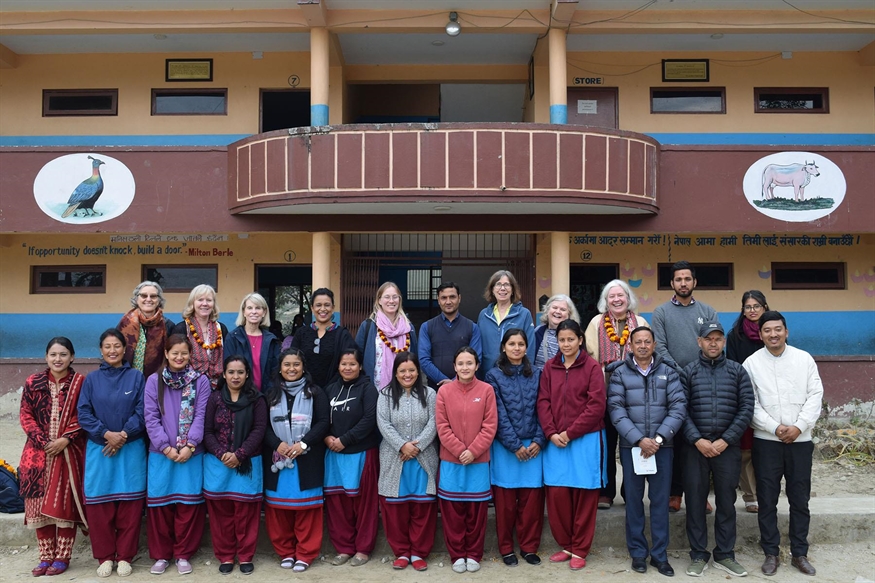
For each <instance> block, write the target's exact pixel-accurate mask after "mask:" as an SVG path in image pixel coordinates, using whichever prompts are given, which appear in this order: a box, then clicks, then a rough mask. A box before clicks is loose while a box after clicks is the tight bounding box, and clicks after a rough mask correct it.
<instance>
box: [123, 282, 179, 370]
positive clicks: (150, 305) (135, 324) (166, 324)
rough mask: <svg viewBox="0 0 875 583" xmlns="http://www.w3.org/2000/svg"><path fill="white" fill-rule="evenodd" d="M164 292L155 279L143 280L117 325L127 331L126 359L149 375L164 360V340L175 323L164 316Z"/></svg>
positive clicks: (125, 334)
mask: <svg viewBox="0 0 875 583" xmlns="http://www.w3.org/2000/svg"><path fill="white" fill-rule="evenodd" d="M164 302H165V300H164V291H163V290H162V289H161V286H160V285H158V284H157V283H155V282H154V281H143V282H141V283H140V284H138V285H137V287H135V288H134V293H133V294H132V295H131V306H133V308H132V309H131V310H130V311H129V312H128V313H127V314H125V315H124V316H122V319H121V320H120V321H119V323H118V326H116V328H117V329H118V330H119V332H121V333H122V334H124V336H125V341H126V342H127V346H126V347H125V360H127V361H128V362H130V363H131V366H132V367H134V368H135V369H137V370H138V371H140V372H141V373H143V376H145V377H149V376H150V375H152V373H154V372H155V371H157V370H158V369H159V368H160V367H161V363H162V362H163V360H164V341H165V339H166V338H167V337H168V336H170V331H171V330H173V326H174V324H173V322H172V321H171V320H169V319H167V318H165V317H164V312H163V310H162V308H164Z"/></svg>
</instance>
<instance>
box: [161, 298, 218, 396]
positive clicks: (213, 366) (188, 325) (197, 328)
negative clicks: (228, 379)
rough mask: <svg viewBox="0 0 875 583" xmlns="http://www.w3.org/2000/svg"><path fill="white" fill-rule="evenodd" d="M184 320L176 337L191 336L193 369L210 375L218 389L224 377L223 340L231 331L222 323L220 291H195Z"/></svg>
mask: <svg viewBox="0 0 875 583" xmlns="http://www.w3.org/2000/svg"><path fill="white" fill-rule="evenodd" d="M182 319H183V321H182V322H180V323H179V324H177V325H176V326H174V328H173V334H183V335H186V336H188V339H189V340H190V341H191V345H192V353H191V366H192V367H193V368H194V369H195V370H196V371H198V372H200V373H202V374H205V375H207V377H208V378H209V379H210V385H212V387H213V389H215V388H216V387H217V386H218V383H219V377H221V376H222V359H223V355H224V349H223V344H224V342H223V339H224V338H226V337H227V336H228V329H227V328H226V327H225V325H224V324H222V323H221V322H218V319H219V304H218V303H217V302H216V290H214V289H213V288H212V286H209V285H206V284H201V285H199V286H196V287H195V288H194V289H193V290H191V293H190V294H189V295H188V301H187V302H186V303H185V309H184V310H183V311H182Z"/></svg>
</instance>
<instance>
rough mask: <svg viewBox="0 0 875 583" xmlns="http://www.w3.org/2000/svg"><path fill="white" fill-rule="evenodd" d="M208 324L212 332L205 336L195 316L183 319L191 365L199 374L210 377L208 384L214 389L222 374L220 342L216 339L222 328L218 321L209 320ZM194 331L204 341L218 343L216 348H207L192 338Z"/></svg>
mask: <svg viewBox="0 0 875 583" xmlns="http://www.w3.org/2000/svg"><path fill="white" fill-rule="evenodd" d="M210 326H211V327H213V328H214V329H213V330H211V332H212V334H210V335H209V337H206V336H204V331H203V330H201V325H200V324H199V323H198V321H197V318H191V319H189V318H186V319H185V327H186V334H188V339H189V340H191V367H192V368H193V369H195V370H196V371H198V372H200V373H201V374H205V375H207V378H208V379H210V385H212V387H213V390H216V386H217V385H218V384H219V377H221V376H222V353H223V351H222V345H221V343H219V342H218V341H217V339H218V337H219V334H221V331H222V329H221V327H220V325H219V323H218V322H210ZM195 331H196V332H197V335H198V337H200V339H201V340H203V341H204V342H205V343H207V344H212V342H211V341H213V342H216V343H217V344H219V345H218V346H217V347H216V348H213V349H211V350H207V349H206V348H204V347H203V345H202V344H201V343H200V342H198V341H197V340H195V339H194V332H195Z"/></svg>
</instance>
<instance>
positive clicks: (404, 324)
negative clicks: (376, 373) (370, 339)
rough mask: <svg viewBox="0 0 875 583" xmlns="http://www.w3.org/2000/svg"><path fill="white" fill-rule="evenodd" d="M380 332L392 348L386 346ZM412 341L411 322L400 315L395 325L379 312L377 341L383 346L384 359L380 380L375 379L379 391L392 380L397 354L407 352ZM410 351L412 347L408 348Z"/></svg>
mask: <svg viewBox="0 0 875 583" xmlns="http://www.w3.org/2000/svg"><path fill="white" fill-rule="evenodd" d="M380 332H382V333H383V336H385V337H386V340H387V341H388V342H389V344H391V345H392V346H391V348H390V347H389V346H387V345H386V341H384V340H383V338H382V336H380ZM409 340H410V322H408V321H407V318H404V317H403V316H401V315H400V314H399V316H398V321H397V322H396V323H395V324H394V325H393V324H392V322H391V321H390V320H389V318H388V316H386V314H384V313H383V312H381V311H379V310H378V311H377V339H376V342H379V343H380V344H381V345H382V349H383V351H382V353H383V354H382V358H381V359H380V378H378V379H374V385H375V386H376V387H377V388H378V389H382V388H383V387H385V386H387V385H388V384H389V382H390V381H391V380H392V365H394V364H395V353H396V352H401V351H403V350H405V346H406V345H407V344H408V341H409ZM406 349H407V350H410V346H407V348H406Z"/></svg>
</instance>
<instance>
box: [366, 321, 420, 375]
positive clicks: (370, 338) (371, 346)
mask: <svg viewBox="0 0 875 583" xmlns="http://www.w3.org/2000/svg"><path fill="white" fill-rule="evenodd" d="M409 322H410V320H408V323H409ZM376 342H377V323H376V322H374V321H373V320H371V319H370V318H368V319H367V320H364V321H363V322H362V324H361V326H359V329H358V332H356V333H355V343H356V345H357V346H358V349H359V350H361V352H362V356H363V357H364V360H365V364H364V368H363V369H362V374H364V375H367V376H368V377H370V378H372V379H375V378H376V377H375V376H374V366H376V364H377V349H376ZM409 352H410V353H412V354H416V328H414V327H413V324H410V350H409ZM374 382H376V381H374ZM382 388H383V387H377V389H382Z"/></svg>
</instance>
